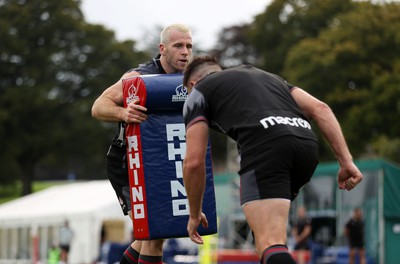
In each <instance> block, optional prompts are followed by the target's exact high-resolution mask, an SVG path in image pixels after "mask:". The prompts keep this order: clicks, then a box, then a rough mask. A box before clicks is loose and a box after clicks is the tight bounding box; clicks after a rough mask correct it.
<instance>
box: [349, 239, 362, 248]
mask: <svg viewBox="0 0 400 264" xmlns="http://www.w3.org/2000/svg"><path fill="white" fill-rule="evenodd" d="M349 244H350V245H349V246H350V248H356V249H363V248H364V242H363V241H362V240H353V241H350V243H349Z"/></svg>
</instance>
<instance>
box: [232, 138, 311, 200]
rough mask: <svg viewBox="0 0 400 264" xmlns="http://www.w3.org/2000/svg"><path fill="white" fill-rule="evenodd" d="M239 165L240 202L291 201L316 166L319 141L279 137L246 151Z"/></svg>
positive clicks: (307, 180) (309, 177)
mask: <svg viewBox="0 0 400 264" xmlns="http://www.w3.org/2000/svg"><path fill="white" fill-rule="evenodd" d="M240 165H241V170H240V171H239V174H240V185H241V193H240V196H241V204H242V205H243V204H244V203H246V202H250V201H253V200H260V199H268V198H283V199H289V200H294V199H295V198H296V196H297V194H298V192H299V190H300V188H301V187H302V186H303V185H304V184H306V183H307V182H309V181H310V179H311V176H312V175H313V173H314V171H315V169H316V167H317V165H318V143H317V142H316V141H314V140H309V139H303V138H298V137H295V136H284V137H280V138H277V139H275V140H273V141H270V142H268V143H265V144H263V145H262V146H260V147H258V148H257V149H256V150H254V151H251V153H246V155H245V157H244V158H243V157H242V160H241V164H240Z"/></svg>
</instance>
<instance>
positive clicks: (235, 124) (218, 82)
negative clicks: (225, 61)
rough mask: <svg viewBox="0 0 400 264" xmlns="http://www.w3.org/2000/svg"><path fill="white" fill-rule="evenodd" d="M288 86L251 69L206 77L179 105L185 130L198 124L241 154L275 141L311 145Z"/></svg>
mask: <svg viewBox="0 0 400 264" xmlns="http://www.w3.org/2000/svg"><path fill="white" fill-rule="evenodd" d="M292 88H293V86H291V85H289V84H288V83H287V82H285V81H284V80H283V79H282V78H281V77H279V76H277V75H275V74H271V73H268V72H265V71H262V70H260V69H257V68H255V67H253V66H251V65H242V66H237V67H234V68H230V69H226V70H223V71H220V72H215V73H212V74H209V75H208V76H206V77H205V78H203V79H202V80H200V81H199V82H198V83H197V84H196V86H195V87H194V89H193V90H192V92H191V93H190V95H189V97H188V99H187V100H186V102H185V105H184V110H183V115H184V120H185V124H186V127H187V128H188V127H190V126H191V125H192V124H193V123H195V122H197V121H199V120H203V121H206V122H208V124H209V126H210V127H211V128H215V129H218V130H220V131H222V132H223V133H225V134H227V135H228V136H229V137H231V138H232V139H234V140H235V141H236V142H237V143H238V146H239V148H240V151H241V154H242V155H243V154H244V153H246V152H247V151H250V150H252V149H253V148H256V147H258V146H260V145H262V144H263V143H266V142H269V141H271V140H273V139H275V138H278V137H282V136H287V135H294V136H296V137H300V138H306V139H311V140H315V141H316V137H315V134H314V132H313V131H312V130H311V125H310V123H309V121H308V120H307V118H306V117H305V116H304V115H303V113H302V112H301V111H300V109H299V107H298V106H297V104H296V102H295V101H294V99H293V98H292V96H291V95H290V89H292Z"/></svg>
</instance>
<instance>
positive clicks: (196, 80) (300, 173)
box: [183, 57, 363, 264]
mask: <svg viewBox="0 0 400 264" xmlns="http://www.w3.org/2000/svg"><path fill="white" fill-rule="evenodd" d="M183 82H184V83H183V84H184V85H185V86H186V87H187V88H188V89H189V91H190V94H189V97H188V99H187V100H186V102H185V105H184V109H183V116H184V120H185V124H186V155H185V159H184V165H183V178H184V184H185V188H186V192H187V196H188V199H189V210H190V216H189V221H188V225H187V230H188V233H189V236H190V238H191V240H192V241H194V242H195V243H198V244H202V243H203V240H202V238H201V236H200V235H199V234H198V233H197V231H196V230H197V227H198V226H199V224H202V225H204V226H207V218H206V216H205V215H204V213H202V211H201V208H202V198H203V194H204V186H205V155H206V146H207V141H208V133H209V131H208V130H209V128H213V129H217V130H219V131H221V132H223V133H225V134H226V135H228V136H229V137H231V138H232V139H233V140H235V141H236V142H237V145H238V150H239V153H240V171H239V174H240V182H241V193H240V195H241V205H242V209H243V211H244V214H245V217H246V220H247V222H248V224H249V226H250V228H251V230H252V231H253V234H254V238H255V244H256V250H257V253H258V255H259V257H260V263H262V264H266V263H268V264H277V263H285V264H287V263H295V261H294V260H293V258H292V257H291V255H290V254H289V252H288V249H287V247H286V224H287V221H288V215H289V209H290V203H291V201H292V200H293V199H295V197H296V195H297V194H298V192H299V189H300V188H301V187H302V186H303V185H304V184H306V183H307V182H308V181H309V180H310V178H311V176H312V175H313V173H314V170H315V168H316V166H317V164H318V144H317V139H316V136H315V135H314V132H313V131H312V129H311V125H310V123H309V120H311V119H312V120H314V121H315V122H316V124H317V125H318V127H319V129H320V130H321V132H322V134H323V135H324V137H325V138H326V139H327V141H328V142H329V143H330V146H331V147H332V150H333V151H334V153H335V154H336V157H337V159H338V162H339V165H340V169H339V174H338V184H339V188H341V189H346V190H351V189H353V188H354V187H355V186H356V185H357V184H358V183H359V182H360V181H361V180H362V178H363V176H362V174H361V172H360V171H359V169H358V168H357V167H356V166H355V165H354V163H353V159H352V156H351V154H350V151H349V149H348V147H347V144H346V141H345V138H344V136H343V133H342V131H341V127H340V124H339V123H338V121H337V119H336V118H335V116H334V114H333V112H332V111H331V109H330V108H329V107H328V105H327V104H325V103H323V102H321V101H320V100H318V99H316V98H315V97H313V96H311V95H310V94H308V93H307V92H305V91H304V90H302V89H300V88H298V87H295V86H293V85H290V84H288V83H287V82H285V80H283V79H282V78H281V77H279V76H277V75H275V74H271V73H268V72H265V71H263V70H260V69H258V68H255V67H253V66H251V65H241V66H238V67H233V68H230V69H225V70H222V69H221V67H220V66H219V65H218V63H217V62H216V61H215V60H214V59H213V58H211V57H197V58H195V59H194V60H193V61H191V62H190V63H189V64H188V66H187V68H186V70H185V74H184V79H183Z"/></svg>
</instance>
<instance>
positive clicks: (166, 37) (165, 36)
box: [160, 23, 192, 45]
mask: <svg viewBox="0 0 400 264" xmlns="http://www.w3.org/2000/svg"><path fill="white" fill-rule="evenodd" d="M173 30H177V31H179V32H181V33H189V34H192V32H191V30H190V28H189V27H187V26H185V25H183V24H179V23H175V24H171V25H169V26H166V27H165V28H164V29H163V30H162V31H161V34H160V43H161V44H164V45H165V44H168V42H169V41H170V33H171V31H173Z"/></svg>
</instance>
